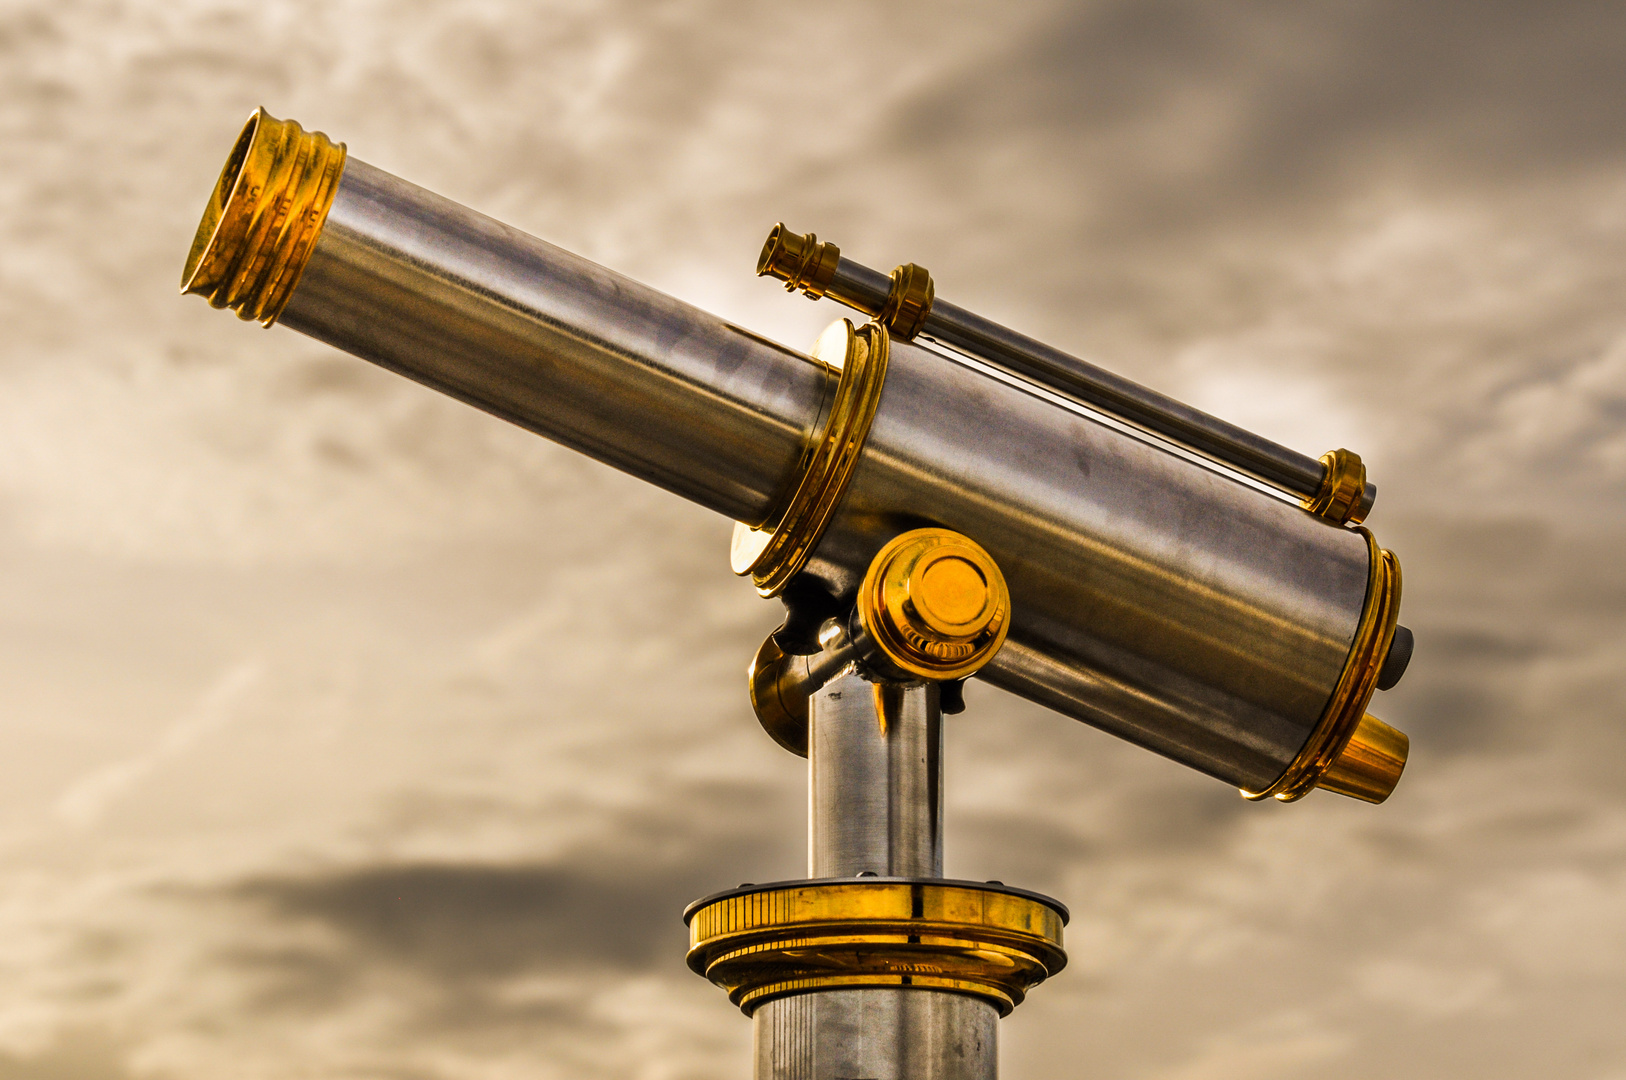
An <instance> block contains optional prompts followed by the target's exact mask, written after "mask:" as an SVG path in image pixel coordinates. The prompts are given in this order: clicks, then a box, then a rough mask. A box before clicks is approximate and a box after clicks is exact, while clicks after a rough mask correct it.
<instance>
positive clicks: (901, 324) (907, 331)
mask: <svg viewBox="0 0 1626 1080" xmlns="http://www.w3.org/2000/svg"><path fill="white" fill-rule="evenodd" d="M936 296H937V287H936V286H935V285H933V284H932V275H931V273H930V272H929V271H928V270H927V269H926V268H925V267H924V266H917V265H915V264H914V263H905V264H903V265H902V266H900V267H897V268H896V269H894V270H893V271H892V288H891V289H890V290H888V291H887V294H886V306H885V307H883V308H881V314H880V315H879V316H878V318H879V319H880V320H881V321H882V322H884V323H886V328H887V329H888V330H890V331H891V332H892V336H893V337H900V338H902V339H903V340H905V341H913V340H914V339H915V335H916V334H918V333H920V331H921V330H922V329H923V328H924V327H925V326H926V316H928V315H930V314H931V313H932V301H933V300H934V299H935V298H936Z"/></svg>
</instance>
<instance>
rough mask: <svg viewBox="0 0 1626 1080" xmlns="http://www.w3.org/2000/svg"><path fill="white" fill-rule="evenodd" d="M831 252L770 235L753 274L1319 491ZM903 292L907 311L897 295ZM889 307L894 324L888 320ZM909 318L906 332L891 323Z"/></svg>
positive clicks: (1307, 465)
mask: <svg viewBox="0 0 1626 1080" xmlns="http://www.w3.org/2000/svg"><path fill="white" fill-rule="evenodd" d="M840 250H841V249H840V248H837V247H836V246H835V245H834V244H829V243H820V242H819V241H818V239H817V238H816V237H814V236H811V235H808V236H801V235H798V234H796V233H791V232H789V231H788V230H787V229H786V228H785V227H784V225H783V224H780V225H776V226H774V229H773V232H772V233H770V234H769V237H768V242H767V244H766V245H765V246H764V247H763V251H762V258H761V260H760V261H759V262H758V264H757V273H759V274H767V275H771V276H773V277H776V278H779V279H780V280H781V281H784V282H786V286H787V288H789V289H791V290H795V289H801V290H802V291H803V292H805V293H807V294H808V295H809V296H812V297H814V298H817V297H820V296H827V297H829V298H830V299H832V300H837V301H839V302H841V303H843V304H846V305H847V306H848V307H851V308H854V309H855V310H858V311H862V312H863V313H864V314H866V315H869V316H871V317H875V318H880V319H882V321H885V322H888V324H889V326H890V327H891V328H892V329H893V330H894V333H897V334H898V335H899V336H906V337H913V336H916V335H918V336H920V337H924V338H928V339H930V340H932V341H935V342H938V343H939V344H942V345H946V346H948V347H949V348H951V349H957V350H959V351H961V352H964V353H969V354H970V355H972V356H974V357H976V358H978V359H980V360H983V361H985V362H987V363H989V364H992V365H993V366H995V367H998V368H1000V369H1002V370H1004V371H1008V372H1010V373H1011V374H1013V375H1017V376H1019V377H1021V378H1024V379H1028V380H1030V381H1032V382H1035V383H1038V384H1039V385H1041V386H1044V387H1047V388H1048V389H1051V390H1054V391H1056V392H1057V393H1060V394H1062V395H1064V396H1067V397H1070V398H1073V399H1075V400H1077V401H1080V402H1083V403H1084V404H1087V405H1089V406H1091V407H1093V408H1098V409H1101V410H1102V411H1104V412H1107V413H1110V414H1112V415H1113V416H1116V417H1119V418H1120V419H1123V420H1127V421H1129V422H1130V423H1132V424H1136V425H1138V426H1140V427H1143V428H1145V429H1147V430H1149V431H1153V432H1156V433H1157V434H1159V435H1161V436H1163V437H1165V438H1168V439H1171V440H1173V441H1174V442H1177V443H1179V444H1180V445H1182V446H1185V447H1187V448H1189V449H1192V450H1195V451H1197V452H1198V453H1201V454H1203V455H1206V456H1207V457H1210V458H1213V459H1214V460H1216V461H1219V462H1222V463H1224V464H1226V465H1229V466H1231V467H1232V468H1235V469H1238V470H1241V471H1242V472H1245V473H1248V474H1249V475H1251V476H1254V477H1257V478H1259V479H1261V480H1264V481H1265V482H1266V483H1269V484H1271V485H1273V486H1275V487H1278V488H1281V489H1282V490H1283V491H1286V492H1288V493H1290V494H1293V495H1296V496H1298V497H1299V498H1301V499H1312V498H1314V497H1315V496H1316V494H1317V493H1318V492H1319V491H1320V490H1321V486H1322V482H1323V478H1324V476H1325V474H1326V468H1325V467H1324V466H1323V465H1322V463H1321V462H1320V461H1318V460H1316V459H1315V458H1312V457H1309V456H1308V455H1305V454H1301V453H1299V452H1298V451H1296V450H1290V449H1288V448H1287V447H1285V446H1282V445H1280V444H1278V443H1274V442H1272V441H1270V440H1269V439H1266V438H1263V437H1261V436H1259V435H1255V434H1254V433H1253V432H1251V431H1247V430H1244V429H1243V428H1239V427H1237V426H1236V425H1235V424H1230V423H1227V422H1225V421H1224V420H1221V419H1220V418H1219V417H1217V416H1210V415H1209V414H1208V413H1205V412H1203V411H1202V410H1200V409H1194V408H1192V407H1191V406H1189V405H1186V404H1184V403H1183V402H1179V401H1176V400H1174V399H1173V398H1170V397H1166V396H1164V395H1163V394H1159V393H1158V392H1157V391H1155V390H1151V389H1149V388H1147V387H1144V386H1141V385H1140V384H1139V383H1136V382H1133V381H1131V380H1129V379H1126V378H1124V377H1123V376H1121V375H1115V374H1113V373H1112V372H1110V371H1107V370H1106V369H1104V368H1100V367H1097V366H1095V365H1094V364H1091V363H1089V362H1087V361H1085V360H1080V359H1079V358H1078V357H1076V356H1070V355H1068V354H1067V353H1064V352H1062V351H1061V350H1060V349H1056V348H1053V347H1051V346H1049V345H1046V344H1045V343H1044V342H1042V341H1035V340H1034V339H1033V338H1030V337H1027V336H1026V335H1024V334H1019V333H1017V332H1016V331H1014V330H1011V329H1009V328H1007V327H1004V326H1001V325H999V324H998V323H996V322H993V321H992V320H989V319H985V318H983V317H982V316H980V315H977V314H975V313H973V312H970V311H966V310H965V309H964V308H961V307H956V306H955V305H953V304H951V303H948V302H947V301H945V300H942V299H940V298H938V297H936V295H935V288H934V287H933V285H932V284H931V281H930V275H929V274H927V273H926V272H925V271H924V270H922V269H921V268H920V267H918V266H914V265H913V264H910V265H908V266H901V267H899V268H898V269H897V270H896V271H894V272H893V274H892V275H891V276H889V275H887V274H883V273H881V272H880V271H878V270H872V269H870V268H869V267H867V266H864V265H862V264H860V263H856V262H854V261H853V260H851V259H849V258H846V257H845V256H843V255H841V254H840ZM910 286H912V287H913V288H914V289H915V290H916V292H917V295H916V297H915V298H914V299H915V303H914V305H913V307H914V310H913V311H911V310H910V308H911V305H910V303H909V302H908V299H907V298H906V297H905V296H901V295H900V291H901V290H903V289H905V288H907V287H910ZM889 305H890V306H891V307H892V309H894V310H897V313H898V318H897V319H892V318H890V317H889V316H890V312H889ZM911 316H912V317H913V318H912V322H913V324H914V325H913V327H912V332H908V328H906V329H905V330H904V331H903V332H901V333H900V322H901V321H902V320H907V319H910V317H911ZM1376 498H1377V488H1376V487H1375V486H1373V485H1371V484H1367V485H1365V491H1364V492H1363V493H1362V499H1361V507H1360V509H1359V511H1358V513H1357V514H1356V515H1355V516H1354V517H1353V518H1352V520H1355V521H1359V520H1361V519H1362V518H1364V517H1365V516H1366V513H1367V512H1369V511H1370V510H1371V507H1372V503H1373V502H1374V501H1375V500H1376Z"/></svg>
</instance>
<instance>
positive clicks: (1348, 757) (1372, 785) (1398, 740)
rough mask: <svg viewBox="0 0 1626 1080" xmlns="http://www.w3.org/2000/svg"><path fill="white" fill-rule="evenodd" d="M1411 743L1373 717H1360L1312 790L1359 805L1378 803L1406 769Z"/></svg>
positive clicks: (1392, 788)
mask: <svg viewBox="0 0 1626 1080" xmlns="http://www.w3.org/2000/svg"><path fill="white" fill-rule="evenodd" d="M1410 750H1411V740H1410V739H1408V738H1407V737H1406V733H1405V732H1404V731H1396V730H1395V729H1394V728H1392V727H1390V726H1389V725H1388V724H1385V723H1384V722H1383V721H1382V720H1379V719H1378V718H1377V717H1375V716H1367V715H1363V716H1362V717H1361V722H1360V723H1359V724H1357V725H1355V733H1354V734H1353V735H1351V736H1350V737H1349V742H1347V743H1345V744H1344V748H1343V749H1342V750H1340V751H1339V752H1338V756H1337V757H1336V758H1334V759H1333V762H1332V764H1331V765H1329V766H1327V771H1326V772H1324V773H1322V774H1321V778H1320V779H1319V780H1317V781H1316V787H1318V788H1324V789H1326V790H1327V791H1336V792H1337V793H1338V794H1340V795H1348V796H1349V797H1350V798H1352V799H1360V800H1361V801H1362V802H1369V803H1380V802H1382V801H1383V800H1384V799H1387V798H1388V797H1389V793H1390V792H1392V791H1394V789H1395V785H1396V784H1398V783H1399V782H1400V774H1401V772H1402V771H1403V770H1404V769H1405V768H1406V754H1407V753H1408V752H1409V751H1410Z"/></svg>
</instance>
